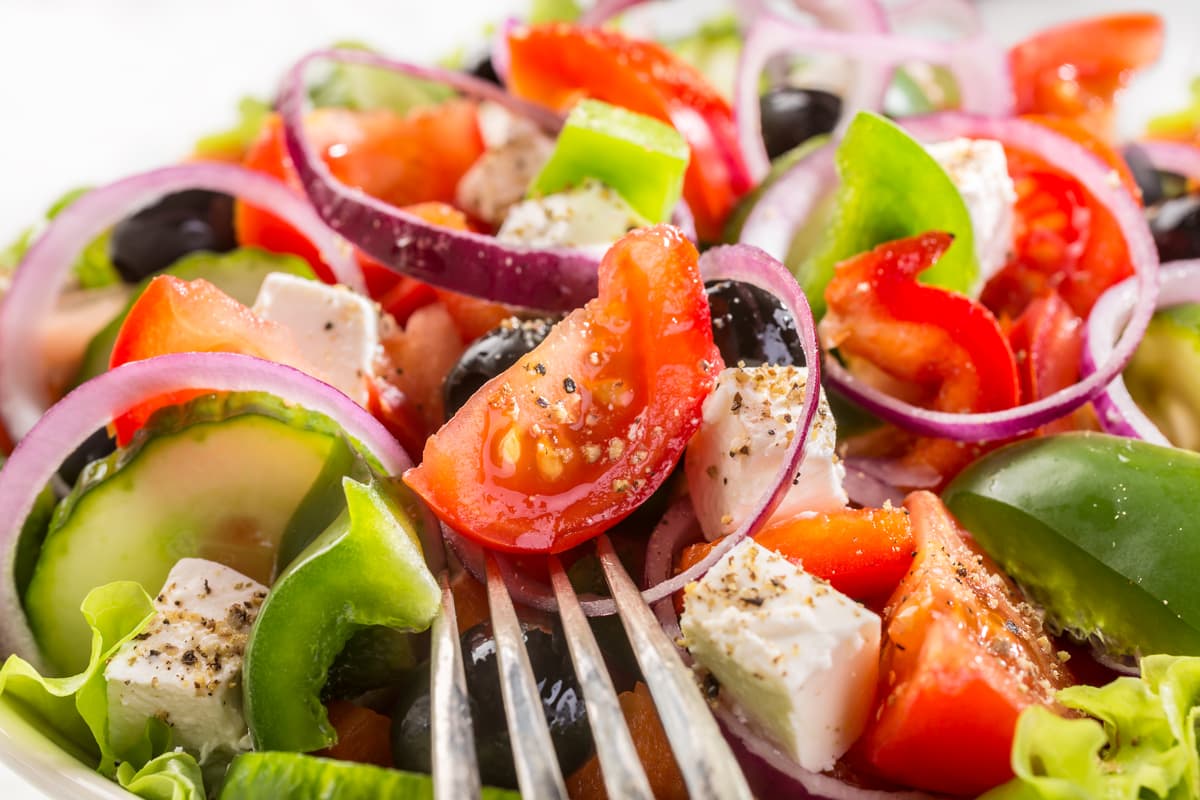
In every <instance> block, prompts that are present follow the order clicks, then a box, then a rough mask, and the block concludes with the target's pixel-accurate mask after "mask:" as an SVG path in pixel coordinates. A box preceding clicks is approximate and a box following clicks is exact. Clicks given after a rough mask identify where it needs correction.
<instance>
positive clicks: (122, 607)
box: [0, 581, 205, 800]
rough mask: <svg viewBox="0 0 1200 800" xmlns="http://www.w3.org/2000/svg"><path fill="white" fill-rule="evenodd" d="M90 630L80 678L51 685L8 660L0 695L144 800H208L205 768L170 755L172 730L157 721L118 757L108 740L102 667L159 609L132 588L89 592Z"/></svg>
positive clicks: (129, 584)
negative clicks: (89, 648)
mask: <svg viewBox="0 0 1200 800" xmlns="http://www.w3.org/2000/svg"><path fill="white" fill-rule="evenodd" d="M80 610H81V611H82V612H83V616H84V617H85V618H86V619H87V621H88V625H89V626H90V627H91V629H92V647H91V656H90V658H89V659H88V665H87V668H86V669H84V670H83V672H81V673H79V674H78V675H71V676H69V677H63V678H47V677H44V676H43V675H41V674H40V673H39V672H38V671H37V669H36V668H35V667H34V666H33V665H32V664H30V663H29V662H28V661H25V660H24V659H22V658H20V657H18V656H9V658H8V660H7V661H6V662H4V666H3V667H2V668H0V694H3V695H5V697H6V698H7V699H9V700H15V701H18V702H19V703H20V704H22V705H23V706H24V707H25V708H27V709H29V710H30V711H32V712H33V713H34V714H36V715H37V716H38V717H39V718H40V719H41V720H43V721H44V722H45V723H47V725H48V726H49V727H50V728H52V729H53V732H54V733H55V734H57V735H58V737H59V738H61V739H63V740H65V741H66V742H68V743H70V744H72V745H75V746H76V747H77V748H78V749H79V751H80V752H83V753H88V754H91V755H92V756H93V757H95V758H96V759H97V760H96V769H97V771H99V772H100V773H102V774H104V775H106V776H107V777H110V778H115V779H116V780H117V782H118V783H120V784H121V786H123V787H125V788H126V789H127V790H129V791H130V792H132V793H133V794H135V795H137V796H139V797H144V798H146V800H203V798H204V796H205V795H204V781H203V777H202V775H201V771H200V766H199V765H198V764H197V763H196V759H194V758H193V757H192V756H191V755H189V754H187V753H183V752H175V751H173V750H172V749H171V729H170V727H169V726H167V725H166V724H165V723H163V722H161V721H160V720H157V719H151V720H149V722H148V723H147V725H146V733H145V736H144V737H143V738H142V739H141V740H140V741H138V742H136V743H134V745H133V746H132V748H131V749H127V750H123V751H122V752H120V753H118V752H115V751H114V748H113V745H112V741H111V739H110V737H109V732H108V687H107V685H106V683H105V681H104V666H105V664H107V663H108V660H109V659H110V658H112V656H113V654H114V653H115V652H116V651H117V650H118V649H119V648H120V647H121V646H122V645H123V644H125V642H127V641H129V640H130V639H131V638H132V637H133V636H135V635H136V634H137V633H138V631H140V630H142V628H144V627H145V626H146V625H147V624H148V623H149V622H150V620H151V619H152V618H153V616H154V604H153V602H152V601H151V599H150V596H149V595H148V594H146V592H145V590H144V589H142V587H141V586H140V585H139V584H137V583H135V582H133V581H116V582H114V583H109V584H105V585H104V586H99V587H97V588H95V589H93V590H92V591H90V592H88V595H87V597H85V598H84V601H83V604H82V606H81V607H80Z"/></svg>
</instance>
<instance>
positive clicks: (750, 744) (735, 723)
mask: <svg viewBox="0 0 1200 800" xmlns="http://www.w3.org/2000/svg"><path fill="white" fill-rule="evenodd" d="M713 713H714V714H716V717H717V720H718V721H720V723H721V726H722V728H724V732H725V735H726V737H727V738H730V739H731V740H732V741H733V743H735V744H737V745H740V746H741V749H742V750H743V751H744V752H737V751H736V750H735V751H734V755H736V756H737V758H738V761H740V762H741V763H742V767H743V769H745V768H746V766H747V762H748V761H749V762H750V763H751V764H753V763H754V762H756V761H757V762H761V763H762V765H763V766H764V767H766V768H768V769H769V770H770V771H771V773H772V774H770V775H768V776H763V788H767V787H769V790H770V796H771V797H772V798H778V799H779V800H782V799H783V798H792V799H793V800H808V799H809V798H814V799H815V800H822V799H823V800H935V798H936V796H935V795H931V794H927V793H925V792H920V791H916V790H903V789H902V790H898V791H889V790H884V789H864V788H862V787H859V786H853V785H851V784H849V783H846V782H844V781H842V780H841V779H839V778H835V777H833V776H832V775H825V774H823V773H819V772H810V771H808V770H806V769H804V768H803V767H801V766H800V765H799V764H797V763H796V762H794V761H792V760H791V759H790V758H788V757H787V756H786V755H784V754H783V753H782V752H780V750H779V748H777V747H776V746H775V745H774V744H772V743H771V742H770V741H768V740H767V739H765V738H764V737H763V736H761V735H759V734H758V733H756V732H755V731H753V730H752V729H751V728H750V726H749V725H747V724H746V723H745V722H744V721H743V720H742V719H741V718H739V717H738V715H737V714H736V713H734V711H733V710H731V709H730V708H729V706H728V705H727V704H726V703H720V704H718V705H717V707H716V708H715V709H714V711H713ZM747 756H749V757H750V758H749V759H748V758H747ZM747 777H749V774H748V775H747ZM781 777H782V778H783V779H784V780H787V781H790V782H791V785H790V786H781V785H780V783H781V781H780V778H781ZM751 783H753V781H751ZM763 796H766V795H763Z"/></svg>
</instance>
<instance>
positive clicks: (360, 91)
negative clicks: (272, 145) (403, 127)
mask: <svg viewBox="0 0 1200 800" xmlns="http://www.w3.org/2000/svg"><path fill="white" fill-rule="evenodd" d="M334 47H336V48H337V49H339V50H365V51H367V52H374V50H373V48H371V47H368V46H367V45H365V44H363V43H362V42H352V41H351V42H337V43H335V44H334ZM453 96H454V90H453V89H450V88H449V87H447V86H445V85H443V84H440V83H433V82H431V81H424V80H421V79H420V78H414V77H413V76H411V75H405V74H403V73H399V72H393V71H392V70H388V69H379V68H378V67H368V66H365V65H363V64H343V63H337V64H334V65H333V66H332V67H331V68H330V70H329V72H328V73H327V75H326V77H325V79H324V80H322V81H319V82H318V83H316V84H315V85H314V86H313V87H312V89H310V90H309V98H310V99H311V100H312V104H313V105H314V106H317V107H318V108H320V107H333V108H348V109H351V110H353V111H367V110H370V109H373V108H382V109H387V110H389V111H394V112H396V113H397V114H405V113H407V112H408V111H410V110H411V109H413V108H417V107H419V106H430V105H436V104H438V103H441V102H442V101H443V100H448V99H450V98H451V97H453Z"/></svg>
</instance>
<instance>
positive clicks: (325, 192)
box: [279, 50, 598, 311]
mask: <svg viewBox="0 0 1200 800" xmlns="http://www.w3.org/2000/svg"><path fill="white" fill-rule="evenodd" d="M318 60H333V61H340V62H347V63H354V64H366V65H368V66H372V67H378V68H380V69H388V70H393V71H395V72H401V73H404V74H407V75H414V76H416V77H419V78H423V79H425V80H431V81H437V82H438V83H444V84H446V85H448V86H451V87H453V88H455V89H458V90H459V91H461V92H464V93H466V94H469V95H471V96H474V97H478V98H481V99H485V100H492V101H494V102H497V103H499V104H501V105H503V106H504V107H506V108H507V109H509V110H510V111H513V112H514V113H516V114H519V115H521V116H524V117H528V118H529V119H531V120H532V121H533V122H535V123H537V124H538V125H540V126H541V127H543V128H545V129H546V130H548V131H554V130H557V129H558V128H559V127H560V126H561V123H562V120H561V119H560V118H559V117H558V115H556V114H554V113H552V112H550V111H547V110H546V109H544V108H541V107H539V106H536V105H533V104H531V103H526V102H524V101H522V100H518V99H517V98H515V97H513V96H511V95H509V94H508V93H506V92H505V91H503V90H502V89H500V88H499V87H497V86H495V85H494V84H490V83H487V82H486V81H482V80H479V79H477V78H474V77H472V76H470V75H466V74H463V73H460V72H454V71H451V70H444V69H438V68H436V67H422V66H417V65H414V64H409V63H406V62H403V61H393V60H392V59H388V58H384V57H383V56H379V55H375V54H374V53H368V52H365V51H361V50H322V51H317V52H315V53H310V54H309V55H307V56H305V57H304V58H302V59H300V61H299V62H297V63H296V65H295V66H293V67H292V68H291V70H289V71H288V74H287V76H286V77H285V79H284V82H283V88H282V90H281V92H280V99H279V113H280V116H281V118H282V120H283V136H284V143H285V144H286V146H287V150H288V154H289V155H290V156H291V159H292V162H293V166H294V167H295V169H296V173H297V175H298V176H299V178H300V183H301V185H302V186H303V187H304V191H305V192H306V193H307V194H308V197H309V200H310V201H312V204H313V207H314V208H315V209H316V211H317V213H318V214H319V215H320V216H321V218H322V219H323V220H325V222H326V223H327V224H328V225H329V226H330V227H331V228H333V229H334V230H335V231H337V232H338V233H340V234H342V235H343V236H344V237H346V239H348V240H350V241H351V242H352V243H353V244H354V245H355V246H356V247H358V248H359V249H361V250H362V251H363V252H365V253H367V254H368V255H370V256H371V257H372V258H374V259H375V260H377V261H379V262H381V263H383V264H386V265H387V266H389V267H390V268H392V269H394V270H395V271H397V272H400V273H402V274H406V275H411V276H413V277H415V278H418V279H420V280H422V281H425V282H426V283H432V284H434V285H435V286H440V287H442V288H444V289H450V290H452V291H456V292H461V293H463V294H469V295H474V296H476V297H483V298H487V299H489V300H494V301H497V302H503V303H510V304H512V305H518V306H526V307H531V308H540V309H545V310H549V311H562V310H568V309H573V308H576V307H578V306H580V305H583V303H585V302H586V301H587V300H589V299H591V298H592V297H594V296H595V295H596V280H597V279H596V266H597V263H598V262H597V260H596V258H595V256H594V255H590V254H588V253H584V252H581V251H578V250H567V249H551V248H547V249H539V248H530V247H523V246H518V245H512V244H506V243H503V242H500V241H498V240H497V239H496V238H494V237H492V236H484V235H482V234H478V233H473V232H469V231H452V230H448V229H446V228H443V227H440V226H438V225H431V224H430V223H428V222H426V221H424V220H422V219H421V218H419V217H417V216H414V215H413V214H409V213H408V212H406V211H402V210H401V209H399V208H396V207H395V206H392V205H389V204H388V203H385V202H383V201H382V200H379V199H376V198H374V197H371V196H369V195H367V194H365V193H363V192H362V191H359V190H357V189H352V188H350V187H349V186H346V185H345V184H344V183H342V182H341V181H339V180H338V179H337V178H335V177H334V176H333V173H332V172H330V170H329V167H328V166H326V164H325V162H324V160H323V159H322V158H321V157H320V155H319V154H318V153H317V151H316V150H315V149H314V148H313V146H312V143H311V142H310V141H309V139H308V137H307V135H306V134H305V131H304V124H303V123H304V113H305V110H306V108H307V106H308V97H307V92H306V90H305V74H306V72H307V70H308V66H309V65H310V64H311V63H312V62H314V61H318Z"/></svg>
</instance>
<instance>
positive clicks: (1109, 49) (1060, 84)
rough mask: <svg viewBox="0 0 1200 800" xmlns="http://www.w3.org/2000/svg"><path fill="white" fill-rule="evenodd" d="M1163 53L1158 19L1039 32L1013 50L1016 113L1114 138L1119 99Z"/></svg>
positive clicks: (1129, 18)
mask: <svg viewBox="0 0 1200 800" xmlns="http://www.w3.org/2000/svg"><path fill="white" fill-rule="evenodd" d="M1162 48H1163V22H1162V18H1161V17H1159V16H1158V15H1157V14H1114V15H1112V16H1105V17H1096V18H1094V19H1088V20H1082V21H1079V22H1071V23H1068V24H1066V25H1060V26H1057V27H1054V28H1050V29H1048V30H1045V31H1042V32H1040V33H1037V34H1035V35H1034V36H1032V37H1030V38H1029V39H1026V40H1025V41H1023V42H1021V43H1020V44H1018V45H1016V46H1015V47H1014V48H1013V49H1012V50H1011V51H1009V56H1008V60H1009V66H1010V68H1011V70H1012V76H1013V88H1014V90H1015V92H1016V96H1017V112H1018V113H1020V114H1053V115H1056V116H1064V117H1072V118H1075V119H1077V120H1079V122H1080V123H1082V124H1083V125H1084V126H1085V127H1086V128H1088V129H1089V130H1090V131H1092V132H1093V133H1094V134H1096V135H1098V136H1101V137H1103V138H1106V139H1110V138H1111V132H1112V122H1113V97H1114V95H1115V94H1116V93H1117V92H1118V91H1119V90H1120V89H1122V88H1124V86H1125V85H1126V84H1127V83H1128V82H1129V78H1130V76H1131V75H1132V73H1133V72H1135V71H1136V70H1139V69H1141V68H1143V67H1146V66H1148V65H1149V64H1152V63H1154V62H1155V61H1157V60H1158V58H1159V56H1161V55H1162Z"/></svg>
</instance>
